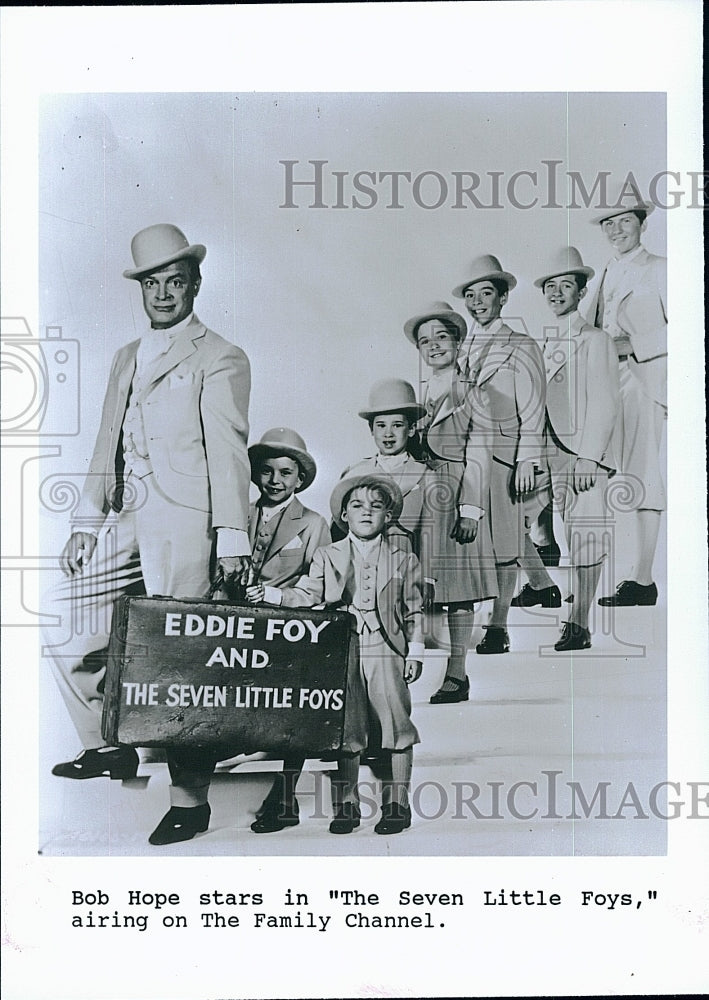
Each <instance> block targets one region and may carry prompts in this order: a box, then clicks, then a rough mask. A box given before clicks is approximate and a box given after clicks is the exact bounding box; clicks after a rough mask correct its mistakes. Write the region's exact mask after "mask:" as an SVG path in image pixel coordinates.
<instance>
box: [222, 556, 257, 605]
mask: <svg viewBox="0 0 709 1000" xmlns="http://www.w3.org/2000/svg"><path fill="white" fill-rule="evenodd" d="M217 567H218V569H219V570H220V571H221V575H222V578H223V580H224V588H225V590H226V592H227V593H228V594H234V595H235V596H234V597H233V598H232V599H233V600H239V598H240V597H241V596H242V595H243V592H244V590H245V589H246V586H247V584H248V583H249V575H250V570H251V556H220V558H219V559H218V560H217Z"/></svg>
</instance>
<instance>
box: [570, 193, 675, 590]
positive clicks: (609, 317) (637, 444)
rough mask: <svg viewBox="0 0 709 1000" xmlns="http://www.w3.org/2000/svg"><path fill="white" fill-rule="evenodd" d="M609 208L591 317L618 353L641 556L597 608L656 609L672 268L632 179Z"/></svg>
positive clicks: (622, 422) (602, 218) (624, 446)
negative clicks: (645, 239)
mask: <svg viewBox="0 0 709 1000" xmlns="http://www.w3.org/2000/svg"><path fill="white" fill-rule="evenodd" d="M607 204H608V206H609V207H607V208H606V209H605V210H604V211H602V212H601V213H600V214H599V215H597V216H596V217H595V218H594V219H593V222H594V223H598V224H600V226H601V230H602V231H603V233H604V235H605V236H606V238H607V239H608V241H609V242H610V244H611V246H612V247H613V251H614V257H613V258H611V260H610V261H609V262H608V264H607V265H606V267H605V269H604V271H603V273H602V275H601V277H600V279H599V281H598V283H597V284H596V287H595V289H593V291H592V293H591V294H590V295H589V300H590V301H589V305H588V309H587V312H586V316H587V318H588V321H589V322H590V323H592V324H593V325H595V326H599V327H602V328H603V329H604V330H605V331H606V332H607V333H608V334H610V336H611V337H612V338H613V340H614V341H615V345H616V350H617V355H618V364H619V374H620V399H621V408H620V419H619V421H618V424H617V429H616V441H615V445H614V447H615V449H616V451H617V453H618V459H619V468H620V470H621V472H622V473H623V474H624V475H625V476H626V477H628V479H629V482H630V485H631V489H632V493H633V509H634V510H635V521H636V529H637V551H636V556H635V562H634V566H633V569H632V571H631V577H630V579H627V580H623V581H622V582H621V583H619V585H618V587H617V589H616V592H615V594H612V595H610V596H608V597H602V598H600V600H599V604H603V605H606V606H608V607H619V606H620V607H628V606H634V605H653V604H655V603H656V601H657V586H656V584H655V582H654V581H653V573H652V566H653V562H654V558H655V549H656V547H657V537H658V533H659V528H660V517H661V514H662V511H663V510H664V509H665V506H666V497H665V486H664V482H663V475H662V469H661V467H660V457H659V453H660V447H661V443H662V434H663V430H664V426H665V420H666V416H667V305H666V303H667V294H666V287H667V261H666V259H665V258H664V257H659V256H657V255H655V254H651V253H648V251H647V250H646V249H645V248H644V247H643V245H642V244H641V242H640V239H641V236H642V234H643V233H644V232H645V229H646V226H647V222H646V219H647V216H648V215H649V214H650V213H651V212H652V211H653V209H654V207H655V206H654V205H652V204H651V203H648V202H645V201H643V199H642V197H641V195H640V192H639V190H638V188H637V186H636V185H635V184H634V183H632V182H631V181H630V179H629V180H628V181H626V183H625V184H624V185H623V187H622V188H620V189H619V190H618V192H613V194H612V195H611V197H609V199H608V202H607Z"/></svg>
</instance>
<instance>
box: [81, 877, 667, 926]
mask: <svg viewBox="0 0 709 1000" xmlns="http://www.w3.org/2000/svg"><path fill="white" fill-rule="evenodd" d="M655 900H657V892H656V891H655V890H648V891H647V892H646V893H644V894H642V893H640V894H639V893H638V892H610V891H598V890H596V889H593V888H590V889H583V890H580V891H578V892H575V893H567V892H565V893H564V894H563V895H562V894H561V893H558V892H549V891H548V890H546V889H507V888H502V889H499V888H498V889H482V890H480V891H479V892H475V893H465V894H463V893H461V892H413V891H411V890H409V889H401V890H399V891H398V892H396V891H394V892H392V893H391V894H387V895H386V896H384V895H383V894H380V893H377V892H363V891H361V890H359V889H350V888H338V889H329V890H326V893H325V895H324V896H323V897H322V898H319V899H316V898H315V897H314V895H313V894H312V893H306V892H299V891H297V890H295V889H290V888H288V889H286V890H285V891H284V892H282V893H275V894H274V895H273V896H272V897H271V898H267V897H266V895H265V894H264V893H262V892H251V891H249V892H242V891H231V890H221V889H212V890H210V891H208V892H200V893H196V894H194V895H189V896H188V895H186V894H184V893H178V892H150V891H145V890H142V889H127V890H122V891H121V892H120V893H118V892H111V893H109V892H107V891H106V890H104V889H90V890H84V889H73V890H71V899H70V916H69V920H70V924H71V926H72V927H73V928H76V929H77V930H90V931H92V932H93V931H94V930H98V929H106V928H110V929H125V930H129V931H136V932H142V931H146V930H148V929H149V928H153V929H154V928H173V929H176V930H180V929H183V930H184V929H185V928H195V927H197V928H202V929H205V930H237V931H238V930H239V929H245V928H249V929H255V930H263V931H269V930H275V931H283V930H288V931H293V930H307V931H315V932H319V933H324V932H326V931H328V930H330V929H332V928H335V927H338V928H349V929H352V930H387V929H398V928H412V929H413V928H418V929H421V930H440V929H441V928H445V927H446V925H447V924H452V923H453V922H454V921H455V920H456V919H459V918H460V917H461V916H462V915H463V914H464V912H465V908H466V907H470V906H473V907H476V908H477V907H485V908H486V910H485V911H486V913H487V914H488V915H494V913H495V912H502V911H503V910H504V912H505V913H508V912H510V910H516V911H517V912H525V911H527V912H530V911H535V910H538V908H539V907H552V908H553V907H559V908H561V909H562V910H563V909H564V908H565V907H568V906H574V907H587V908H588V909H589V910H595V911H599V910H600V911H605V912H607V913H616V912H619V911H625V912H628V911H637V910H639V909H641V908H642V907H643V906H645V907H647V905H648V904H651V903H653V902H654V901H655ZM491 907H495V908H496V909H495V910H492V909H491Z"/></svg>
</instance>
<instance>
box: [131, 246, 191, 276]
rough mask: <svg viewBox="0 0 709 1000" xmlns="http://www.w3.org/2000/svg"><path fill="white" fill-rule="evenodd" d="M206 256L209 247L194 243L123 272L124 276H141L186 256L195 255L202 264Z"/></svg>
mask: <svg viewBox="0 0 709 1000" xmlns="http://www.w3.org/2000/svg"><path fill="white" fill-rule="evenodd" d="M206 256H207V248H206V247H205V246H204V245H203V244H202V243H194V244H193V245H192V246H189V247H185V248H184V250H178V251H177V252H176V253H171V254H169V256H167V257H161V258H160V260H156V261H153V262H151V263H150V264H145V265H142V266H141V267H130V268H128V270H127V271H124V272H123V277H124V278H140V277H142V276H143V275H144V274H151V273H152V272H153V271H159V270H160V268H161V267H167V265H168V264H174V263H175V261H177V260H183V259H184V258H185V257H193V258H194V259H195V260H196V261H197V263H198V264H201V263H202V261H203V260H204V258H205V257H206Z"/></svg>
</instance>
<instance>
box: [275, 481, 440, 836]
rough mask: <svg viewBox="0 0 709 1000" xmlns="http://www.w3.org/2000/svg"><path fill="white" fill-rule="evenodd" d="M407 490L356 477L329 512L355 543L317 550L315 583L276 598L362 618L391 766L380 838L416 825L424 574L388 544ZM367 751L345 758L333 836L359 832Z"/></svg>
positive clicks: (372, 692) (370, 702)
mask: <svg viewBox="0 0 709 1000" xmlns="http://www.w3.org/2000/svg"><path fill="white" fill-rule="evenodd" d="M402 505H403V499H402V496H401V491H400V489H399V487H398V486H397V485H396V483H395V482H394V481H393V480H392V479H391V478H390V477H389V476H381V475H369V476H351V477H349V478H347V479H341V480H340V482H339V483H338V484H337V486H336V487H335V489H334V491H333V494H332V497H331V500H330V509H331V511H332V516H333V518H334V520H335V521H336V523H337V524H338V525H339V527H340V528H341V529H342V530H343V531H344V532H346V533H347V534H346V537H345V538H343V539H341V540H340V541H337V542H333V543H332V544H331V545H327V546H324V547H323V548H320V549H318V550H317V552H316V553H315V555H314V557H313V561H312V563H311V566H310V571H309V573H308V574H307V576H302V577H301V578H300V580H298V582H297V583H296V585H295V586H293V587H286V588H284V589H281V590H279V591H277V593H275V594H271V595H270V596H271V598H272V603H274V604H279V605H281V606H283V607H288V608H311V607H315V606H316V605H319V604H325V606H326V607H328V608H344V609H346V610H347V611H349V612H350V613H351V614H352V615H353V616H354V619H355V622H356V628H357V634H358V637H359V652H360V675H361V680H362V682H363V684H364V688H365V691H366V694H367V707H368V716H369V750H370V752H371V751H375V752H378V753H379V755H380V756H381V757H382V758H384V757H387V758H389V761H390V765H389V761H387V764H388V765H389V766H390V770H389V768H388V767H387V772H386V778H385V779H384V781H383V786H382V814H381V818H380V819H379V821H378V822H377V824H376V826H375V828H374V829H375V833H378V834H396V833H401V832H402V831H403V830H405V829H407V828H408V827H409V826H410V825H411V809H410V806H409V786H410V783H411V768H412V764H413V747H414V744H415V743H418V742H419V736H418V732H417V731H416V727H415V726H414V725H413V723H412V721H411V696H410V694H409V690H408V685H409V684H410V683H411V682H412V681H415V680H416V679H417V678H418V677H419V675H420V673H421V667H422V662H423V652H424V643H423V596H422V581H421V566H420V563H419V561H418V559H417V557H416V556H415V555H414V554H413V552H411V551H405V550H404V549H402V548H399V547H397V546H396V545H394V544H392V543H390V542H389V540H388V539H387V537H386V534H385V528H386V527H387V525H388V524H390V523H391V522H394V521H396V520H398V518H399V516H400V514H401V509H402ZM359 759H360V755H359V752H354V753H352V752H343V753H341V754H340V756H339V759H338V774H337V780H336V781H335V783H334V786H333V787H334V792H335V796H334V798H335V816H334V818H333V820H332V822H331V824H330V832H331V833H335V834H348V833H352V831H353V830H355V829H356V828H357V827H358V826H359V824H360V819H361V815H360V803H359V793H358V788H357V777H358V774H359Z"/></svg>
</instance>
